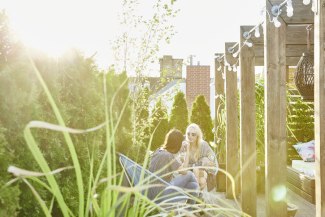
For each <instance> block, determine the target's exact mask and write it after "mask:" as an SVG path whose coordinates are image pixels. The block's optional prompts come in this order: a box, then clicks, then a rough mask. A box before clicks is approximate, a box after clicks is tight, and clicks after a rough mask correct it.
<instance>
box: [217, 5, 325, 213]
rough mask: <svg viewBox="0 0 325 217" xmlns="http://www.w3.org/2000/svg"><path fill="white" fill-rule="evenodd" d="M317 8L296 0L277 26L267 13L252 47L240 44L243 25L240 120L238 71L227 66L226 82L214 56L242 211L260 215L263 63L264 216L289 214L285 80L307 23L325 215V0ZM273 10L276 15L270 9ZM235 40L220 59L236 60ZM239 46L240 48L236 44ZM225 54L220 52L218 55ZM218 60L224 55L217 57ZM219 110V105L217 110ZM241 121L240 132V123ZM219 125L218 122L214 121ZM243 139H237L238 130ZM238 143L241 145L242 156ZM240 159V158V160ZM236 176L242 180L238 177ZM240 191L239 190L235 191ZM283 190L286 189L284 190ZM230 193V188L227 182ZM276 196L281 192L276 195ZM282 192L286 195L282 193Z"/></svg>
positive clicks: (320, 208)
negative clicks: (260, 84) (258, 79)
mask: <svg viewBox="0 0 325 217" xmlns="http://www.w3.org/2000/svg"><path fill="white" fill-rule="evenodd" d="M281 3H282V4H284V3H285V2H284V1H280V0H266V2H265V6H266V10H268V11H269V12H270V13H271V10H272V7H273V6H275V5H280V4H281ZM315 4H316V11H315V13H314V12H313V11H312V10H311V4H309V5H304V4H303V1H302V0H295V1H293V2H292V5H293V9H294V14H293V16H292V17H287V15H286V13H285V10H286V9H285V6H284V7H283V8H282V13H281V14H280V15H279V17H278V20H279V21H280V22H281V24H282V25H281V26H280V27H279V28H277V27H275V25H274V23H272V22H270V20H269V19H270V17H269V15H268V14H267V13H265V17H264V22H263V25H264V35H263V31H260V32H261V37H259V38H255V37H254V36H253V35H254V33H252V37H251V38H250V39H249V40H250V41H251V42H252V43H253V44H254V45H253V46H252V47H248V46H242V45H243V43H244V42H245V40H247V38H244V37H243V35H244V33H245V32H249V31H251V30H252V29H253V28H254V26H241V27H240V40H239V43H238V45H237V49H238V48H240V47H241V50H240V53H239V66H240V73H239V75H240V77H239V80H240V87H239V89H240V91H239V92H240V111H239V114H240V119H239V120H238V111H237V98H238V96H237V73H234V72H233V71H229V70H228V67H226V66H225V67H224V70H223V71H224V72H225V81H224V80H223V79H222V75H221V73H220V72H219V71H218V70H217V64H220V62H219V63H217V62H218V60H217V58H216V73H215V87H216V102H215V106H216V108H218V106H219V104H220V97H218V96H220V95H223V94H224V95H225V98H226V115H227V128H226V129H227V133H226V143H227V145H226V149H227V153H226V158H227V159H226V165H227V168H226V170H227V171H228V172H229V173H230V174H231V175H233V176H234V177H235V176H236V175H237V174H238V168H240V176H241V181H240V188H241V193H240V198H241V207H242V210H243V211H244V212H245V213H247V214H249V215H251V216H256V208H257V207H256V203H257V201H256V195H257V194H256V132H255V129H256V127H255V66H264V71H265V75H264V76H265V77H264V80H265V83H264V85H265V90H264V91H265V179H266V181H265V200H266V210H265V212H266V216H269V217H274V216H276V217H285V216H287V205H286V201H285V196H286V195H285V192H286V190H285V189H286V165H287V164H286V162H287V144H286V81H287V75H288V69H289V66H296V65H297V63H298V61H299V59H300V57H301V55H302V53H303V52H305V51H306V26H307V25H308V24H313V31H312V32H311V33H312V35H311V38H312V40H311V44H312V46H311V49H312V50H314V73H315V76H314V84H315V86H314V109H315V113H314V117H315V152H316V177H315V190H316V216H317V217H321V216H325V198H324V197H325V57H324V51H325V37H324V36H325V1H324V0H323V1H320V0H315ZM271 15H272V14H271ZM234 45H236V44H235V43H234V42H226V43H225V52H224V54H223V55H222V56H223V59H222V62H224V63H225V64H226V63H229V64H234V61H236V60H235V58H234V57H233V56H232V54H231V53H229V47H233V46H234ZM235 50H236V48H235ZM220 55H221V54H220ZM219 61H220V60H219ZM216 114H217V110H216ZM238 121H239V126H240V127H239V129H240V130H239V132H237V127H236V126H237V125H238ZM216 124H218V123H216ZM238 133H239V135H240V144H237V143H238V142H237V139H236V138H237V135H238ZM238 147H240V149H239V150H240V151H239V155H238ZM236 162H239V163H238V164H237V163H236ZM237 181H238V180H237ZM236 193H238V192H236ZM283 193H284V194H283ZM226 195H227V197H231V195H232V189H231V186H230V184H229V183H227V190H226ZM275 195H276V196H277V197H275ZM281 195H283V197H284V198H281Z"/></svg>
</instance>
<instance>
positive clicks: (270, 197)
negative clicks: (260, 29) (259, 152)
mask: <svg viewBox="0 0 325 217" xmlns="http://www.w3.org/2000/svg"><path fill="white" fill-rule="evenodd" d="M266 9H267V10H269V11H270V10H271V5H270V4H269V2H268V1H267V0H266ZM268 19H269V18H268V15H266V16H265V22H264V25H265V35H264V45H265V49H264V54H265V55H264V61H265V67H266V73H265V151H266V152H265V155H266V156H265V159H266V161H265V178H266V183H265V201H266V216H268V217H274V216H277V217H286V216H287V204H286V157H287V153H286V151H287V145H286V78H285V77H286V62H285V60H286V58H285V57H286V53H285V52H286V25H285V23H284V22H283V20H282V19H279V21H280V22H281V23H282V25H281V27H280V28H276V27H275V26H274V24H273V23H270V22H269V21H268Z"/></svg>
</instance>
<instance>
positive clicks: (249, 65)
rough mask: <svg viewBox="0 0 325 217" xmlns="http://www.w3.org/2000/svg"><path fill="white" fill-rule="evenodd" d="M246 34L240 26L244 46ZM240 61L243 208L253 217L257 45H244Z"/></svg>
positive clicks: (254, 204) (254, 213)
mask: <svg viewBox="0 0 325 217" xmlns="http://www.w3.org/2000/svg"><path fill="white" fill-rule="evenodd" d="M245 28H247V27H245ZM252 28H253V26H252ZM243 34H244V30H243V28H241V31H240V35H241V37H240V44H241V45H243V44H244V41H245V39H244V38H243ZM239 63H240V166H241V207H242V210H243V211H244V212H245V213H247V214H249V215H250V216H253V217H254V216H256V126H255V116H256V115H255V113H256V109H255V54H254V48H250V47H247V46H243V47H242V49H241V51H240V54H239Z"/></svg>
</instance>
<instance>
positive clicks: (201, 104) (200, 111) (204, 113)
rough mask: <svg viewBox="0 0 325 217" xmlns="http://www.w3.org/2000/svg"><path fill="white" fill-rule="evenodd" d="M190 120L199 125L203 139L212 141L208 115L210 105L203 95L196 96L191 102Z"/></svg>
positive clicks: (211, 125)
mask: <svg viewBox="0 0 325 217" xmlns="http://www.w3.org/2000/svg"><path fill="white" fill-rule="evenodd" d="M191 122H192V123H196V124H198V125H199V126H200V128H201V129H202V133H203V137H204V139H205V140H207V141H213V133H212V128H213V124H212V119H211V116H210V107H209V105H208V104H207V102H206V100H205V97H204V96H203V95H199V96H197V97H196V99H195V101H194V103H193V106H192V114H191Z"/></svg>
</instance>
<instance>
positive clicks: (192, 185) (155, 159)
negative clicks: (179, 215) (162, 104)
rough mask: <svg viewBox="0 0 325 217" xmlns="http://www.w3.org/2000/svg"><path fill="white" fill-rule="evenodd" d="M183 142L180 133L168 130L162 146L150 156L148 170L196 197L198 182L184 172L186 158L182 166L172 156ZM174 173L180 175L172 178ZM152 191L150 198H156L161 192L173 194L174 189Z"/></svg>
mask: <svg viewBox="0 0 325 217" xmlns="http://www.w3.org/2000/svg"><path fill="white" fill-rule="evenodd" d="M183 140H184V136H183V134H182V132H181V131H179V130H176V129H172V130H170V131H169V132H168V133H167V135H166V137H165V142H164V144H163V145H162V146H161V148H159V149H157V150H156V151H155V152H154V153H153V154H152V157H151V161H150V164H149V170H150V171H151V172H153V173H156V174H157V175H159V176H160V177H161V178H162V179H164V180H165V181H166V182H169V183H170V184H171V185H173V186H177V187H180V188H183V189H188V190H189V193H190V194H191V195H192V196H194V197H196V196H197V195H198V194H197V190H198V188H199V185H198V182H197V180H196V178H195V176H194V174H193V173H192V172H191V171H186V170H184V168H186V167H187V166H188V160H189V159H188V157H185V160H184V163H183V164H182V163H180V162H179V161H177V160H176V158H175V156H174V154H177V153H178V152H179V150H180V148H181V147H182V141H183ZM188 151H189V150H188ZM187 156H189V154H187ZM176 171H178V172H179V173H180V174H179V175H177V176H175V177H173V173H174V172H176ZM153 191H154V192H151V193H150V194H151V196H152V197H155V196H157V195H158V194H159V193H161V192H163V195H173V194H175V190H174V189H172V188H167V189H165V187H164V186H161V187H160V188H154V189H153ZM188 202H189V203H193V202H194V201H193V200H189V201H188Z"/></svg>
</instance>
